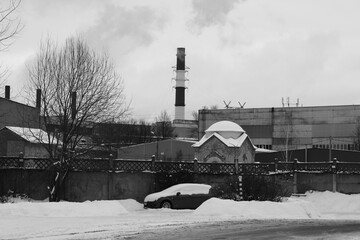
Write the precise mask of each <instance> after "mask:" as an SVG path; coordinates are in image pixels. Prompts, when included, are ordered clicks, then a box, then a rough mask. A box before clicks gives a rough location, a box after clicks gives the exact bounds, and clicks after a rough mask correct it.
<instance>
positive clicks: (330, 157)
mask: <svg viewBox="0 0 360 240" xmlns="http://www.w3.org/2000/svg"><path fill="white" fill-rule="evenodd" d="M331 149H332V137H331V136H330V139H329V162H331V161H332V160H331V159H332V156H331Z"/></svg>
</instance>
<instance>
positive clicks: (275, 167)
mask: <svg viewBox="0 0 360 240" xmlns="http://www.w3.org/2000/svg"><path fill="white" fill-rule="evenodd" d="M52 163H53V162H52V161H51V160H50V159H48V158H23V157H22V156H19V157H0V169H39V170H46V169H50V168H52V166H53V164H52ZM70 164H71V169H72V170H73V171H111V172H146V171H148V172H170V173H174V172H182V171H186V172H194V173H209V174H237V175H268V174H278V173H291V172H315V173H341V174H360V163H353V162H351V163H350V162H338V161H336V159H334V160H333V161H331V162H298V161H297V160H295V161H293V162H277V161H275V162H273V163H238V161H236V160H235V161H234V163H233V164H232V163H200V162H198V161H197V160H196V159H195V160H194V161H193V162H164V161H156V160H155V158H153V159H151V160H124V159H112V158H107V159H73V160H71V161H70Z"/></svg>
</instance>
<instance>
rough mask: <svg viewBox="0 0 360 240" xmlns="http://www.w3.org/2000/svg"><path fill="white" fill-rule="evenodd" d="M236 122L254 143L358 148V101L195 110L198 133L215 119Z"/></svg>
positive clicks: (283, 148) (268, 146)
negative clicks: (332, 103) (196, 111)
mask: <svg viewBox="0 0 360 240" xmlns="http://www.w3.org/2000/svg"><path fill="white" fill-rule="evenodd" d="M222 120H228V121H233V122H235V123H237V124H239V125H240V126H241V127H242V128H243V129H244V130H245V131H246V133H247V134H248V135H249V137H250V138H251V140H252V142H253V144H254V145H255V146H257V147H261V148H266V149H273V150H278V151H287V150H295V149H306V148H326V149H334V150H335V149H338V150H359V141H360V105H343V106H316V107H279V108H233V109H231V108H229V109H216V110H208V109H203V110H199V136H200V137H202V136H204V134H205V130H206V129H207V128H209V127H210V126H211V125H212V124H214V123H215V122H218V121H222Z"/></svg>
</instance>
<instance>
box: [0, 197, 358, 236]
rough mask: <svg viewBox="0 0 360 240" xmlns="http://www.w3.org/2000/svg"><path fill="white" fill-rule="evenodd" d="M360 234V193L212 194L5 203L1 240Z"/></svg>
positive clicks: (0, 215) (0, 212)
mask: <svg viewBox="0 0 360 240" xmlns="http://www.w3.org/2000/svg"><path fill="white" fill-rule="evenodd" d="M239 238H241V239H360V195H359V194H356V195H345V194H340V193H330V192H323V193H319V192H314V193H309V194H308V195H307V196H306V197H304V198H291V199H287V200H285V201H284V202H279V203H275V202H257V201H251V202H246V201H243V202H235V201H231V200H221V199H216V198H212V199H209V200H208V201H206V202H204V203H203V204H202V205H201V206H200V207H199V208H198V209H196V210H170V209H144V208H143V207H142V205H141V204H140V203H138V202H136V201H135V200H131V199H128V200H114V201H93V202H91V201H87V202H82V203H72V202H59V203H49V202H43V201H40V202H17V203H5V204H0V239H50V240H51V239H159V240H165V239H239Z"/></svg>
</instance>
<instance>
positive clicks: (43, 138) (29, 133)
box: [3, 126, 49, 144]
mask: <svg viewBox="0 0 360 240" xmlns="http://www.w3.org/2000/svg"><path fill="white" fill-rule="evenodd" d="M4 128H7V129H9V130H10V131H12V132H14V133H15V134H17V135H19V136H20V137H21V138H23V139H24V140H26V141H28V142H31V143H39V142H42V143H45V144H47V143H49V140H48V134H47V133H46V132H45V131H44V130H42V129H39V128H23V127H10V126H6V127H4ZM4 128H3V129H4Z"/></svg>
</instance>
